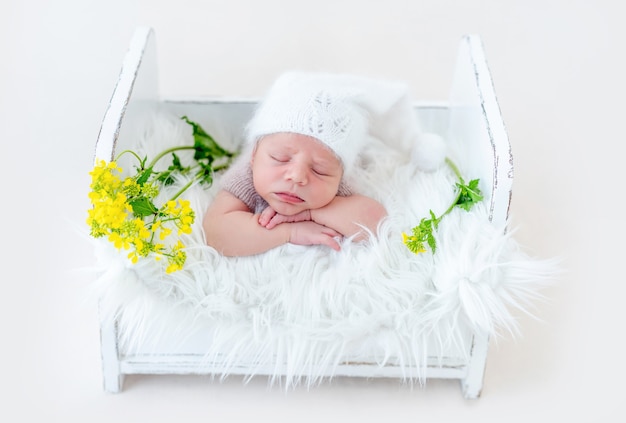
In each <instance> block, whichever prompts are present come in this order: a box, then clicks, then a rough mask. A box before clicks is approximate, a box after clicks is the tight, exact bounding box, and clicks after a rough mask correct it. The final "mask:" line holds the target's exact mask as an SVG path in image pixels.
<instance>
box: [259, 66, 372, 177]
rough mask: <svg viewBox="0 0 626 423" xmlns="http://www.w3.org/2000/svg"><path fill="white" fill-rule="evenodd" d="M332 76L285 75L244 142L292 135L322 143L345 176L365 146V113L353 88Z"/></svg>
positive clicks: (263, 105) (294, 73)
mask: <svg viewBox="0 0 626 423" xmlns="http://www.w3.org/2000/svg"><path fill="white" fill-rule="evenodd" d="M340 82H341V81H340V79H338V78H337V77H336V76H333V75H327V74H313V73H302V72H288V73H285V74H283V75H282V76H281V77H279V78H278V79H277V80H276V82H275V83H274V85H273V86H272V87H271V89H270V90H269V92H268V93H267V95H266V96H265V98H264V99H263V101H262V102H261V104H260V105H259V107H258V109H257V110H256V113H255V115H254V117H253V118H252V120H251V121H250V122H249V124H248V127H247V140H248V142H250V143H255V142H256V141H258V140H259V139H260V138H261V137H263V136H264V135H269V134H274V133H279V132H291V133H296V134H302V135H308V136H311V137H313V138H316V139H318V140H319V141H321V142H322V143H323V144H325V145H326V146H327V147H328V148H330V150H332V151H333V152H334V153H335V155H336V156H337V157H338V158H339V159H340V160H341V162H342V165H343V168H344V173H347V172H348V170H349V169H350V168H351V167H352V166H353V165H354V163H355V161H356V158H357V156H358V154H359V151H360V150H361V148H362V146H363V145H364V143H365V138H366V137H367V130H368V123H367V113H366V112H365V110H364V109H363V108H362V107H360V106H359V105H358V104H357V102H355V97H356V96H357V94H358V93H355V92H354V90H353V89H350V88H349V87H346V86H345V85H344V84H342V83H340Z"/></svg>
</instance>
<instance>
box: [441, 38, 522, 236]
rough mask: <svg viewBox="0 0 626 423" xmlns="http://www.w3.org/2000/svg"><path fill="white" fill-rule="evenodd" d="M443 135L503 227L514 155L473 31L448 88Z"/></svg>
mask: <svg viewBox="0 0 626 423" xmlns="http://www.w3.org/2000/svg"><path fill="white" fill-rule="evenodd" d="M447 138H448V140H449V142H450V145H451V146H453V149H454V151H455V155H456V156H458V157H455V159H456V160H455V161H456V162H457V164H458V165H459V167H460V168H461V171H462V173H463V174H464V177H465V178H466V179H468V180H470V179H476V178H480V188H481V190H482V191H483V193H484V194H485V200H486V201H487V202H488V203H489V205H490V207H489V219H490V220H491V221H492V222H493V223H494V224H497V225H500V224H502V225H504V224H505V223H506V220H507V218H508V213H509V207H510V202H511V189H512V184H513V156H512V154H511V145H510V143H509V138H508V136H507V133H506V130H505V127H504V122H503V120H502V115H501V113H500V107H499V106H498V101H497V99H496V95H495V91H494V87H493V83H492V80H491V74H490V72H489V68H488V67H487V61H486V59H485V54H484V52H483V46H482V43H481V40H480V38H479V37H478V36H476V35H468V36H465V37H464V38H463V39H462V40H461V43H460V46H459V49H458V54H457V62H456V68H455V74H454V80H453V83H452V88H451V92H450V118H449V128H448V134H447Z"/></svg>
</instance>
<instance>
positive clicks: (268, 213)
mask: <svg viewBox="0 0 626 423" xmlns="http://www.w3.org/2000/svg"><path fill="white" fill-rule="evenodd" d="M306 220H311V212H310V211H309V210H304V211H301V212H300V213H297V214H294V215H291V216H285V215H282V214H278V213H276V211H275V210H274V209H273V208H271V207H269V206H268V207H266V208H265V210H263V211H262V212H261V214H260V215H259V225H261V226H263V227H265V228H266V229H272V228H275V227H276V226H278V225H280V224H281V223H293V222H304V221H306Z"/></svg>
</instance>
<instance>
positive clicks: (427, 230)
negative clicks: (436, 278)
mask: <svg viewBox="0 0 626 423" xmlns="http://www.w3.org/2000/svg"><path fill="white" fill-rule="evenodd" d="M446 163H447V165H448V166H450V168H451V169H452V171H453V172H454V174H455V175H456V177H457V178H458V182H456V183H455V187H456V188H457V190H458V192H457V195H456V198H455V199H454V201H453V202H452V204H450V207H448V209H447V210H446V211H445V212H443V213H442V214H441V215H440V216H439V217H437V215H435V213H434V212H433V211H432V210H429V214H430V218H425V217H424V218H422V220H420V223H419V224H418V225H417V226H415V227H413V229H411V235H407V234H406V233H404V232H402V242H404V244H405V245H406V246H407V248H408V249H409V250H410V251H411V252H413V253H415V254H419V253H424V252H426V245H428V246H429V247H430V249H431V250H432V252H433V254H434V253H435V252H436V251H437V241H436V240H435V236H434V235H433V232H434V231H436V230H437V228H438V227H439V223H440V222H441V220H442V219H443V218H444V216H446V215H447V214H448V213H450V212H451V211H452V210H453V209H454V208H455V207H460V208H462V209H463V210H465V211H470V210H471V209H472V207H473V206H474V204H476V203H479V202H480V201H482V200H483V196H482V194H481V192H480V188H478V183H479V179H472V180H471V181H470V182H469V183H465V180H464V179H463V177H462V176H461V172H460V171H459V168H458V167H457V166H456V165H455V164H454V162H453V161H452V160H450V159H449V158H446Z"/></svg>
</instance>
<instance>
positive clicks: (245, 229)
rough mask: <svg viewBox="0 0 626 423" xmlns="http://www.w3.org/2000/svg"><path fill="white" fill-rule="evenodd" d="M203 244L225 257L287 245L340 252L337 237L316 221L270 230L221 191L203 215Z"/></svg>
mask: <svg viewBox="0 0 626 423" xmlns="http://www.w3.org/2000/svg"><path fill="white" fill-rule="evenodd" d="M203 226H204V233H205V237H206V242H207V244H208V245H210V246H211V247H213V248H215V249H216V250H217V251H219V252H220V253H221V254H223V255H225V256H248V255H253V254H259V253H262V252H265V251H267V250H270V249H272V248H275V247H278V246H280V245H282V244H285V243H287V242H290V243H292V244H299V245H316V244H319V245H327V246H329V247H331V248H333V249H335V250H339V244H338V243H337V241H336V240H335V239H334V237H336V236H340V234H339V233H338V232H337V231H335V230H333V229H331V228H328V227H325V226H323V225H320V224H318V223H315V222H311V221H309V222H296V223H286V224H284V225H279V227H276V228H274V229H272V230H269V229H266V228H264V227H263V226H261V225H260V224H259V222H258V215H255V214H254V213H252V212H251V211H250V210H249V209H248V207H247V206H246V205H245V203H243V202H242V201H241V200H239V199H238V198H237V197H235V196H234V195H232V194H230V193H229V192H227V191H220V192H219V193H218V194H217V195H216V196H215V199H214V200H213V203H212V204H211V206H210V207H209V209H208V210H207V212H206V214H205V215H204V221H203Z"/></svg>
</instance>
